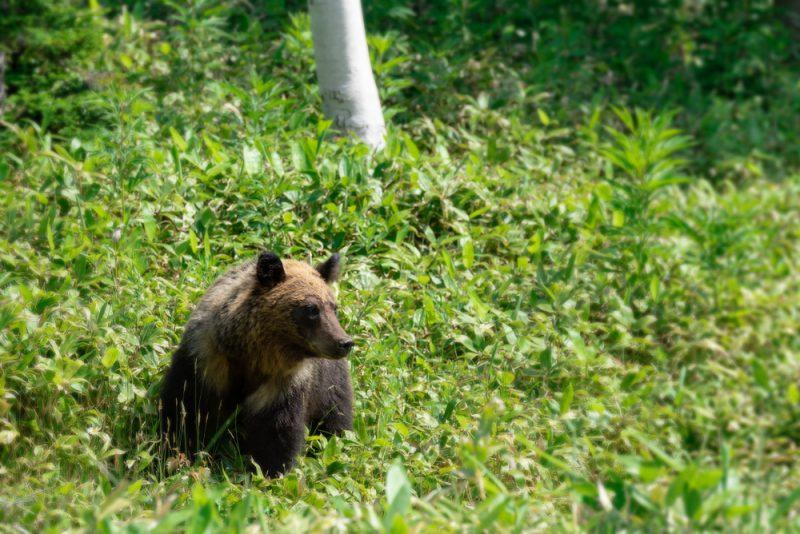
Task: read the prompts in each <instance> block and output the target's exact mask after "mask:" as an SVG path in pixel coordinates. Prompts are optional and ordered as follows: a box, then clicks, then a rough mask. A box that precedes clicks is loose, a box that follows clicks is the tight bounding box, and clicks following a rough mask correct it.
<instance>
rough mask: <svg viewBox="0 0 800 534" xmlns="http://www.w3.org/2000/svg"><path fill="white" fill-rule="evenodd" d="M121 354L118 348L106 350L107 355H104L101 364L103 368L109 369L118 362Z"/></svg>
mask: <svg viewBox="0 0 800 534" xmlns="http://www.w3.org/2000/svg"><path fill="white" fill-rule="evenodd" d="M119 355H120V352H119V349H118V348H117V347H109V348H107V349H106V351H105V353H104V354H103V358H102V359H101V360H100V363H102V364H103V367H105V368H106V369H108V368H109V367H111V366H112V365H114V362H116V361H117V359H118V358H119Z"/></svg>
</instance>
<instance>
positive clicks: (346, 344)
mask: <svg viewBox="0 0 800 534" xmlns="http://www.w3.org/2000/svg"><path fill="white" fill-rule="evenodd" d="M353 345H354V343H353V338H351V337H348V338H345V339H342V340H340V341H339V342H338V343H337V344H336V346H337V349H338V352H339V354H340V355H341V356H340V357H341V358H344V357H345V356H347V355H348V354H350V351H351V350H353Z"/></svg>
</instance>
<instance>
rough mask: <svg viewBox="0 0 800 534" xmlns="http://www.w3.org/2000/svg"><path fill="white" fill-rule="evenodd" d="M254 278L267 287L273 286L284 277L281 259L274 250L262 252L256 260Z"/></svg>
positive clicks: (284, 272)
mask: <svg viewBox="0 0 800 534" xmlns="http://www.w3.org/2000/svg"><path fill="white" fill-rule="evenodd" d="M256 278H258V282H259V283H260V284H261V285H262V286H264V287H266V288H267V289H269V288H272V287H275V286H276V285H278V283H279V282H280V281H281V280H283V279H284V278H286V271H284V270H283V263H281V259H280V258H279V257H278V255H277V254H275V253H274V252H262V253H261V254H259V256H258V261H257V262H256Z"/></svg>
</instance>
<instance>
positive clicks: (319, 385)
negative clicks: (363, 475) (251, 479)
mask: <svg viewBox="0 0 800 534" xmlns="http://www.w3.org/2000/svg"><path fill="white" fill-rule="evenodd" d="M262 259H263V260H264V262H263V265H260V263H259V262H261V260H262ZM338 265H339V264H338V255H333V256H332V257H331V260H329V261H328V262H325V263H324V264H322V265H320V266H318V267H317V268H314V267H312V266H311V265H308V264H306V263H303V262H299V261H294V260H283V261H282V262H281V261H280V260H279V259H278V258H277V256H275V255H272V254H269V253H264V254H262V255H261V256H260V257H259V261H257V262H250V263H246V264H244V265H241V266H239V267H236V268H234V269H232V270H230V271H229V272H228V273H226V274H225V275H223V276H222V277H221V278H220V279H219V280H217V281H216V282H215V283H214V284H213V285H212V286H211V288H209V290H208V292H207V293H206V294H205V295H204V296H203V298H202V299H201V300H200V302H199V303H198V304H197V307H196V308H195V310H194V312H193V313H192V315H191V317H190V318H189V322H188V324H187V326H186V331H185V333H184V337H183V340H182V342H181V346H180V347H179V349H178V351H177V352H176V354H175V355H174V357H173V363H172V366H171V368H170V371H169V372H168V374H167V377H166V379H165V382H164V385H163V386H162V410H163V412H162V425H163V426H162V429H163V431H164V432H165V433H166V434H167V435H168V436H172V437H173V439H174V444H178V443H179V442H180V441H181V438H180V437H179V436H178V434H177V430H176V428H177V427H178V426H179V425H180V424H181V422H180V421H178V419H180V417H181V414H185V415H184V416H183V417H184V418H188V419H191V418H194V419H196V420H197V421H200V423H201V424H200V425H199V426H195V427H194V428H192V427H191V426H189V430H188V431H187V432H186V436H187V437H186V438H185V439H184V441H185V442H186V445H187V446H188V448H189V449H196V448H199V447H201V446H202V442H203V438H204V436H205V437H208V435H209V434H213V433H214V432H215V429H214V428H213V427H216V426H218V425H219V424H221V422H224V421H225V420H226V419H227V418H228V416H229V414H231V413H233V409H234V408H235V407H236V406H241V407H242V415H243V417H244V419H243V426H244V427H245V432H246V436H245V437H246V439H245V442H246V443H247V444H248V445H247V448H248V449H250V452H251V454H253V457H254V458H255V459H256V461H257V462H258V463H259V465H261V466H262V468H263V469H264V470H265V471H269V472H271V473H277V472H282V471H283V470H284V469H285V468H287V467H288V466H290V465H291V462H292V460H293V457H294V455H295V454H296V453H297V450H298V448H299V443H301V442H302V425H312V424H313V425H315V426H319V427H321V429H322V430H323V431H329V432H331V433H338V432H340V431H342V430H344V429H347V428H351V425H352V389H351V386H350V379H349V373H348V371H347V363H346V361H344V360H341V359H340V358H342V357H343V356H345V355H346V354H347V353H348V352H349V350H350V347H351V346H352V340H351V339H350V338H349V336H347V334H346V333H345V332H344V331H343V330H342V328H341V326H340V325H339V321H338V319H337V317H336V313H335V303H334V296H333V293H332V291H331V289H330V287H329V285H328V284H329V283H330V282H332V281H333V280H335V277H336V275H337V274H338ZM323 276H324V278H323ZM309 305H313V308H314V312H315V313H313V314H311V315H303V313H307V308H308V307H309ZM187 405H188V406H189V409H187ZM181 407H183V408H181ZM206 422H208V423H206ZM182 424H184V425H190V422H186V421H184V422H183V423H182ZM298 424H299V425H301V427H300V429H299V430H298V427H297V425H298ZM275 425H278V426H275ZM209 427H211V428H210V431H209ZM248 428H249V429H248ZM270 429H272V430H270Z"/></svg>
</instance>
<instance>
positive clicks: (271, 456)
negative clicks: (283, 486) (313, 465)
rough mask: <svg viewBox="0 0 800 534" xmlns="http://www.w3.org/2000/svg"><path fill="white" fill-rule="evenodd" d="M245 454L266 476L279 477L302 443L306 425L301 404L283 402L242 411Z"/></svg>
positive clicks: (288, 466)
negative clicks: (243, 414) (243, 413)
mask: <svg viewBox="0 0 800 534" xmlns="http://www.w3.org/2000/svg"><path fill="white" fill-rule="evenodd" d="M243 423H244V431H245V439H244V442H245V452H246V453H247V454H249V455H251V456H252V457H253V460H255V462H256V463H257V464H258V465H259V467H261V471H262V472H263V473H264V475H266V476H268V477H275V476H278V475H281V474H283V473H285V472H287V471H288V470H290V469H291V468H292V466H293V465H294V459H295V457H296V456H297V455H298V454H300V451H301V450H302V448H303V444H304V443H305V425H304V420H303V405H302V403H301V402H296V401H295V402H288V401H286V400H284V401H283V402H281V403H280V404H278V405H273V406H269V407H266V408H262V409H261V410H259V411H257V412H255V413H247V412H245V418H244V422H243Z"/></svg>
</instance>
